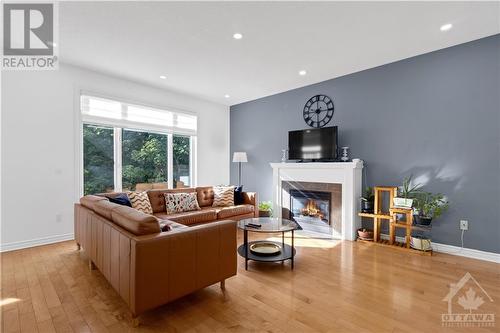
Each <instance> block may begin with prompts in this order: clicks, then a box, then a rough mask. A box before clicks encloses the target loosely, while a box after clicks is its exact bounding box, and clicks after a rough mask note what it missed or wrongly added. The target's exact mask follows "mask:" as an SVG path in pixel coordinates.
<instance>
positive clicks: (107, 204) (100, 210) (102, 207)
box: [94, 200, 123, 221]
mask: <svg viewBox="0 0 500 333" xmlns="http://www.w3.org/2000/svg"><path fill="white" fill-rule="evenodd" d="M122 206H123V205H119V204H116V203H113V202H111V201H108V200H101V201H97V202H96V203H95V204H94V212H96V213H97V214H99V215H101V216H102V217H104V218H106V219H108V220H110V221H112V217H111V212H112V211H113V209H115V208H117V207H122Z"/></svg>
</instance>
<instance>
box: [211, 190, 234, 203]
mask: <svg viewBox="0 0 500 333" xmlns="http://www.w3.org/2000/svg"><path fill="white" fill-rule="evenodd" d="M227 206H234V186H214V203H213V204H212V207H227Z"/></svg>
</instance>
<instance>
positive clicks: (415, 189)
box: [399, 175, 422, 199]
mask: <svg viewBox="0 0 500 333" xmlns="http://www.w3.org/2000/svg"><path fill="white" fill-rule="evenodd" d="M412 178H413V175H410V176H408V177H406V178H404V179H403V185H402V186H401V187H400V188H399V195H400V196H401V197H402V198H405V199H413V198H415V197H416V196H417V195H418V194H419V193H420V189H421V188H422V185H420V184H416V185H413V184H412Z"/></svg>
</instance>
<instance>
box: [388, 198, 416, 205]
mask: <svg viewBox="0 0 500 333" xmlns="http://www.w3.org/2000/svg"><path fill="white" fill-rule="evenodd" d="M392 203H393V204H394V206H398V207H406V208H411V206H412V205H413V199H407V198H399V197H396V198H394V199H392Z"/></svg>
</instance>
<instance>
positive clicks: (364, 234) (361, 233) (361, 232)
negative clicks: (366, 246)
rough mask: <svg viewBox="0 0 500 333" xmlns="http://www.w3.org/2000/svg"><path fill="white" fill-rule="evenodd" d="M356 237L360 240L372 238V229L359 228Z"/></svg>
mask: <svg viewBox="0 0 500 333" xmlns="http://www.w3.org/2000/svg"><path fill="white" fill-rule="evenodd" d="M358 237H359V238H360V239H362V240H373V230H368V229H365V228H359V229H358Z"/></svg>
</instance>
